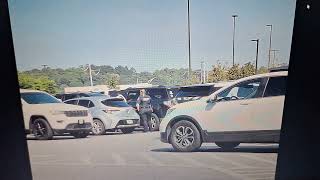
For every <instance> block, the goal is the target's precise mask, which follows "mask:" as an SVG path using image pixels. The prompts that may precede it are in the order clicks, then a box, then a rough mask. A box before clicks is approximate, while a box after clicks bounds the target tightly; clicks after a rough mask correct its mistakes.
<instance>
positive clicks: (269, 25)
mask: <svg viewBox="0 0 320 180" xmlns="http://www.w3.org/2000/svg"><path fill="white" fill-rule="evenodd" d="M266 26H267V27H270V40H269V61H268V69H269V68H270V62H271V41H272V24H267V25H266Z"/></svg>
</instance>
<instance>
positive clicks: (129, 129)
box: [121, 128, 134, 134]
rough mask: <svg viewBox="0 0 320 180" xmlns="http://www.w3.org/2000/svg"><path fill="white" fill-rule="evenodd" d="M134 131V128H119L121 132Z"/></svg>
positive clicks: (128, 132)
mask: <svg viewBox="0 0 320 180" xmlns="http://www.w3.org/2000/svg"><path fill="white" fill-rule="evenodd" d="M133 131H134V128H122V129H121V132H122V133H123V134H130V133H132V132H133Z"/></svg>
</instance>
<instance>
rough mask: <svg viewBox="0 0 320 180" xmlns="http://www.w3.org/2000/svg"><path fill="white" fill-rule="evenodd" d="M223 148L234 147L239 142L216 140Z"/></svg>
mask: <svg viewBox="0 0 320 180" xmlns="http://www.w3.org/2000/svg"><path fill="white" fill-rule="evenodd" d="M215 143H216V145H217V146H219V147H220V148H222V149H233V148H235V147H237V146H239V144H240V143H239V142H215Z"/></svg>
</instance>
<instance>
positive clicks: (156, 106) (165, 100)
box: [121, 86, 178, 131]
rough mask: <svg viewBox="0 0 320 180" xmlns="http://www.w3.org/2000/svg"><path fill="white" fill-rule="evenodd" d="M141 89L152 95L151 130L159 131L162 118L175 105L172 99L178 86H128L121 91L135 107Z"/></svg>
mask: <svg viewBox="0 0 320 180" xmlns="http://www.w3.org/2000/svg"><path fill="white" fill-rule="evenodd" d="M141 89H144V90H145V91H146V93H147V94H148V95H149V96H150V97H151V105H152V109H153V113H152V114H151V130H152V131H157V130H159V125H160V121H161V119H162V118H164V116H165V115H166V113H167V110H168V109H169V108H170V107H172V106H173V103H172V100H173V98H174V96H175V94H176V92H177V90H178V87H166V86H156V87H148V88H128V89H126V90H124V91H121V93H122V95H123V96H124V97H125V98H126V99H127V102H128V104H129V105H130V106H132V107H134V108H135V109H136V103H137V99H138V97H139V96H140V90H141ZM141 122H142V121H141ZM141 126H142V124H141Z"/></svg>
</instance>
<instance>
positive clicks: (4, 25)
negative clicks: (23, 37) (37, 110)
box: [0, 0, 32, 180]
mask: <svg viewBox="0 0 320 180" xmlns="http://www.w3.org/2000/svg"><path fill="white" fill-rule="evenodd" d="M0 68H1V70H0V77H2V78H1V87H0V94H1V103H0V114H1V117H0V118H1V120H0V121H1V123H0V139H1V145H0V172H1V173H0V179H1V180H6V179H8V180H9V179H10V180H14V179H24V180H31V179H32V175H31V167H30V162H29V152H28V147H27V142H26V137H25V131H24V124H23V119H22V118H23V116H22V110H21V102H20V93H19V86H18V77H17V67H16V63H15V56H14V49H13V41H12V33H11V26H10V18H9V9H8V3H7V1H6V0H0Z"/></svg>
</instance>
